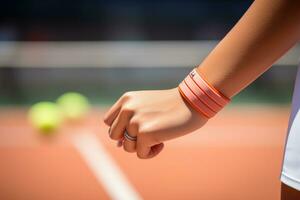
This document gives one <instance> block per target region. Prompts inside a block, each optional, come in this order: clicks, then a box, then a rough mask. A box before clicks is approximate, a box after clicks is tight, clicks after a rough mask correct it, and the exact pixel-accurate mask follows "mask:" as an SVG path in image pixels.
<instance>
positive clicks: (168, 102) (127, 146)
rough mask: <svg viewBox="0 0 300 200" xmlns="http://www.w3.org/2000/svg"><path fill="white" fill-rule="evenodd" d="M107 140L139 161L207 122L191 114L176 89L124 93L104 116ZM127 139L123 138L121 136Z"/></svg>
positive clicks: (196, 114)
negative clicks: (106, 126)
mask: <svg viewBox="0 0 300 200" xmlns="http://www.w3.org/2000/svg"><path fill="white" fill-rule="evenodd" d="M104 122H105V123H106V124H107V125H108V126H110V129H109V135H110V138H111V139H113V140H116V141H119V142H122V143H123V148H124V150H125V151H127V152H136V154H137V156H138V157H139V158H143V159H147V158H152V157H154V156H156V155H157V154H158V153H160V152H161V150H162V149H163V147H164V144H163V142H164V141H167V140H171V139H173V138H177V137H180V136H182V135H185V134H188V133H190V132H192V131H194V130H195V129H198V128H200V127H201V126H203V125H204V124H205V123H206V122H207V119H206V118H205V117H204V116H203V115H201V114H200V113H198V112H196V111H195V110H193V109H192V108H191V107H190V105H188V104H187V103H186V102H185V100H184V99H183V98H182V97H181V95H180V93H179V91H178V89H177V88H174V89H168V90H149V91H134V92H127V93H125V94H124V95H123V96H122V97H121V98H120V99H119V100H118V101H117V102H116V103H115V104H114V105H113V106H112V107H111V108H110V109H109V111H108V112H107V113H106V115H105V117H104ZM125 132H126V134H128V135H129V136H127V137H124V134H125Z"/></svg>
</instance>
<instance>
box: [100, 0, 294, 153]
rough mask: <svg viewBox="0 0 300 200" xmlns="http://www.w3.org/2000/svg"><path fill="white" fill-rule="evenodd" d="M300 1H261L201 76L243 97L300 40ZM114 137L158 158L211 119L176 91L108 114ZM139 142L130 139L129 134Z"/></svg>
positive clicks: (130, 96)
mask: <svg viewBox="0 0 300 200" xmlns="http://www.w3.org/2000/svg"><path fill="white" fill-rule="evenodd" d="M299 24H300V0H257V1H255V2H254V3H253V4H252V6H251V7H250V8H249V9H248V11H247V12H246V13H245V15H244V16H243V17H242V18H241V19H240V21H239V22H238V23H237V24H236V25H235V27H234V28H233V29H232V30H231V31H230V32H229V33H228V34H227V35H226V37H225V38H224V39H223V40H222V41H221V42H220V43H219V44H218V45H217V47H216V48H215V49H214V50H213V51H212V52H211V53H210V55H209V56H208V57H207V58H206V59H205V60H204V61H203V63H201V64H200V66H199V67H198V69H197V70H198V72H199V73H200V74H202V76H203V77H205V79H206V81H208V82H209V83H210V84H211V85H213V86H214V87H215V88H217V89H218V90H220V91H221V92H222V93H223V94H225V95H226V96H228V97H233V96H234V95H235V94H237V93H238V92H240V91H241V90H242V89H243V88H245V87H246V86H247V85H248V84H250V83H251V82H252V81H253V80H255V79H256V78H257V77H258V76H259V75H260V74H262V73H263V72H264V71H265V70H267V69H268V68H269V67H270V66H271V65H272V64H273V63H274V62H275V61H276V60H277V59H278V58H279V57H280V56H281V55H283V54H284V53H285V52H286V51H287V50H288V49H290V48H291V47H292V46H293V45H294V44H295V43H296V42H297V40H298V39H299V36H300V25H299ZM104 121H105V123H106V124H107V125H108V126H110V132H109V134H110V137H111V139H113V140H116V141H121V143H122V144H123V148H124V150H125V151H127V152H136V154H137V155H138V157H140V158H152V157H154V156H156V155H157V154H158V153H159V152H160V151H161V150H162V149H163V142H164V141H167V140H170V139H174V138H177V137H180V136H183V135H185V134H188V133H190V132H192V131H193V130H196V129H199V128H200V127H202V126H203V125H204V124H205V123H206V122H207V118H205V117H204V116H203V115H201V114H200V113H198V112H197V111H195V110H193V109H192V108H191V107H190V106H189V105H188V104H187V103H186V102H185V101H184V99H183V98H182V96H181V95H180V94H179V92H178V90H177V88H174V89H170V90H154V91H153V90H149V91H134V92H129V93H126V94H124V95H123V96H122V97H121V98H120V99H119V100H118V101H117V102H116V103H115V104H114V105H113V106H112V107H111V108H110V110H109V111H108V112H107V113H106V115H105V117H104ZM125 131H126V132H127V133H128V135H130V136H132V137H136V140H129V139H128V138H126V137H125V138H124V132H125Z"/></svg>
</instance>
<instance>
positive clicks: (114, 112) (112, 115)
mask: <svg viewBox="0 0 300 200" xmlns="http://www.w3.org/2000/svg"><path fill="white" fill-rule="evenodd" d="M128 98H129V94H128V93H125V94H124V95H122V96H121V97H120V98H119V99H118V101H117V102H116V103H115V104H114V105H113V106H112V107H111V108H110V109H109V110H108V111H107V113H106V114H105V115H104V119H103V120H104V123H105V124H106V125H108V126H111V125H112V123H113V122H114V120H115V119H116V117H117V116H118V114H119V112H120V110H121V108H122V105H123V104H124V103H125V102H126V101H127V99H128Z"/></svg>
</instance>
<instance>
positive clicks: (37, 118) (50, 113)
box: [29, 102, 62, 134]
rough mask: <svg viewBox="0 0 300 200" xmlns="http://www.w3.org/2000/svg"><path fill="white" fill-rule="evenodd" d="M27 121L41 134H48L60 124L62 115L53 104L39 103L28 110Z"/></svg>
mask: <svg viewBox="0 0 300 200" xmlns="http://www.w3.org/2000/svg"><path fill="white" fill-rule="evenodd" d="M29 120H30V121H31V123H32V125H33V126H34V127H35V128H37V129H38V130H40V131H41V132H42V133H44V134H50V133H52V132H53V131H54V130H56V129H57V128H58V127H59V125H60V124H61V122H62V115H61V111H60V110H59V107H58V106H57V105H56V104H55V103H52V102H40V103H36V104H34V105H33V106H32V107H31V108H30V110H29Z"/></svg>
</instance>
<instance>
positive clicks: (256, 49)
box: [197, 0, 300, 97]
mask: <svg viewBox="0 0 300 200" xmlns="http://www.w3.org/2000/svg"><path fill="white" fill-rule="evenodd" d="M299 38H300V1H299V0H256V1H255V2H254V3H253V4H252V5H251V7H250V8H249V9H248V11H247V12H246V13H245V14H244V16H243V17H242V18H241V19H240V21H239V22H238V23H237V24H236V25H235V26H234V28H233V29H232V30H231V31H230V32H229V33H228V34H227V35H226V37H225V38H224V39H223V40H222V41H221V42H220V43H219V44H218V45H217V47H216V48H215V49H214V50H213V51H212V52H211V53H210V54H209V56H208V57H207V58H206V59H205V60H204V62H203V63H202V64H200V65H199V67H198V69H197V70H198V72H199V73H201V74H202V75H203V76H204V77H205V78H206V80H207V81H208V82H209V83H211V84H212V85H214V86H215V87H216V88H218V89H219V90H220V91H221V92H223V93H224V94H225V95H226V96H228V97H232V96H234V95H235V94H237V93H238V92H240V91H241V90H242V89H243V88H244V87H246V86H247V85H248V84H250V83H251V82H252V81H254V80H255V79H256V78H257V77H258V76H259V75H260V74H262V73H263V72H265V71H266V70H267V69H268V68H269V67H270V66H271V65H272V64H273V63H274V62H275V61H276V60H277V59H279V58H280V57H281V56H282V55H283V54H284V53H285V52H286V51H287V50H289V49H290V48H291V47H292V46H293V45H294V44H295V43H296V42H297V41H298V40H299ZM299 56H300V55H299Z"/></svg>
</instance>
